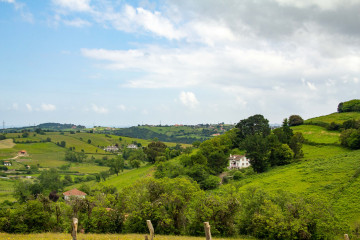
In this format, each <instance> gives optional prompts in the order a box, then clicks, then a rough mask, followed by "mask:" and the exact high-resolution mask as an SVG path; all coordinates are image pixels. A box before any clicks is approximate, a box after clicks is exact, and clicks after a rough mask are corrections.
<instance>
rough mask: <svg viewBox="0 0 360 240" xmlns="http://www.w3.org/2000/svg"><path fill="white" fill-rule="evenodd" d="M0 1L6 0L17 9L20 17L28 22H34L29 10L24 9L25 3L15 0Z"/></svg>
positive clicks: (0, 0)
mask: <svg viewBox="0 0 360 240" xmlns="http://www.w3.org/2000/svg"><path fill="white" fill-rule="evenodd" d="M0 2H6V3H10V4H13V6H14V8H15V10H16V11H18V12H19V13H20V15H21V17H22V18H23V19H24V20H25V21H27V22H30V23H33V22H34V17H33V15H32V13H31V12H29V11H28V9H26V4H25V3H19V2H17V1H15V0H0Z"/></svg>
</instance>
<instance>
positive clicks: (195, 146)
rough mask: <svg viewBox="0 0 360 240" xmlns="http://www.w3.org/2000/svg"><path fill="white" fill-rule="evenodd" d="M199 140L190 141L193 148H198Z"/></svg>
mask: <svg viewBox="0 0 360 240" xmlns="http://www.w3.org/2000/svg"><path fill="white" fill-rule="evenodd" d="M200 144H201V142H200V141H195V142H193V143H192V145H193V147H194V148H198V147H199V146H200Z"/></svg>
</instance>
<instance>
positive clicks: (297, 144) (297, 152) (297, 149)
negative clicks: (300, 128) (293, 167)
mask: <svg viewBox="0 0 360 240" xmlns="http://www.w3.org/2000/svg"><path fill="white" fill-rule="evenodd" d="M304 142H305V139H304V137H303V135H302V133H300V132H297V133H295V134H294V136H292V137H291V139H290V143H289V147H290V148H291V150H292V151H293V152H294V158H302V157H303V156H304V153H303V151H302V146H303V143H304Z"/></svg>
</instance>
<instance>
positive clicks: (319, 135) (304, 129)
mask: <svg viewBox="0 0 360 240" xmlns="http://www.w3.org/2000/svg"><path fill="white" fill-rule="evenodd" d="M291 129H292V130H293V131H294V133H296V132H301V133H302V134H303V136H304V138H305V139H306V140H309V141H310V142H315V143H325V144H340V141H339V137H340V133H339V132H337V131H329V130H327V129H326V128H324V127H320V126H315V125H300V126H296V127H291Z"/></svg>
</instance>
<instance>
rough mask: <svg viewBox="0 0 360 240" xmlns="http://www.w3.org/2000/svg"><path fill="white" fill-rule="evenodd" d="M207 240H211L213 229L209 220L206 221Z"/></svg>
mask: <svg viewBox="0 0 360 240" xmlns="http://www.w3.org/2000/svg"><path fill="white" fill-rule="evenodd" d="M204 229H205V237H206V240H211V231H210V224H209V222H204Z"/></svg>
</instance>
